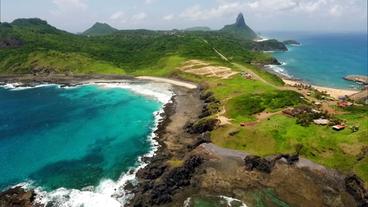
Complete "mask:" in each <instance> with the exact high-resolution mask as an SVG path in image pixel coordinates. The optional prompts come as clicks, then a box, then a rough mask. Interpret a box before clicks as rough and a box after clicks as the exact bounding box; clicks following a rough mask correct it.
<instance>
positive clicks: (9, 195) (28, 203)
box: [0, 187, 36, 207]
mask: <svg viewBox="0 0 368 207" xmlns="http://www.w3.org/2000/svg"><path fill="white" fill-rule="evenodd" d="M35 196H36V194H35V192H34V191H32V190H31V191H26V190H24V189H23V188H21V187H15V188H11V189H9V190H7V191H4V192H2V193H0V207H32V206H34V205H33V202H34V200H35Z"/></svg>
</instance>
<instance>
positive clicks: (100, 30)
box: [83, 22, 118, 36]
mask: <svg viewBox="0 0 368 207" xmlns="http://www.w3.org/2000/svg"><path fill="white" fill-rule="evenodd" d="M116 31H118V30H117V29H115V28H113V27H111V26H110V25H108V24H106V23H101V22H96V23H95V24H94V25H93V26H92V27H91V28H89V29H88V30H86V31H85V32H83V34H84V35H89V36H101V35H109V34H112V33H114V32H116Z"/></svg>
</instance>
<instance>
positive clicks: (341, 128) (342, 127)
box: [332, 124, 346, 131]
mask: <svg viewBox="0 0 368 207" xmlns="http://www.w3.org/2000/svg"><path fill="white" fill-rule="evenodd" d="M345 128H346V126H345V125H340V124H339V125H335V126H333V127H332V129H334V130H336V131H341V130H344V129H345Z"/></svg>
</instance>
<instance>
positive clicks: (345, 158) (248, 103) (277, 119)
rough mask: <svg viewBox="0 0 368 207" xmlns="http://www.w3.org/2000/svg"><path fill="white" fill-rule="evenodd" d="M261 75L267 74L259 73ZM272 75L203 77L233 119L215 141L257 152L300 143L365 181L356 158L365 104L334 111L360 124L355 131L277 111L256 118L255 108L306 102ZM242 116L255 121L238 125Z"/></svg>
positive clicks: (367, 140)
mask: <svg viewBox="0 0 368 207" xmlns="http://www.w3.org/2000/svg"><path fill="white" fill-rule="evenodd" d="M236 67H237V68H238V69H239V68H243V67H245V66H241V67H239V65H238V66H236ZM246 68H249V67H246ZM259 75H260V76H261V75H262V73H259ZM264 76H266V77H267V76H268V75H262V76H261V77H264ZM271 77H272V76H271ZM271 80H272V81H271V84H270V82H268V81H266V83H265V82H263V81H257V80H245V79H243V78H241V77H240V75H238V76H234V77H233V78H231V79H228V80H215V79H211V80H207V81H206V82H207V84H208V85H209V87H210V89H209V90H210V91H212V92H214V94H215V96H216V97H217V98H218V99H219V100H222V104H223V105H224V106H225V108H226V110H227V111H226V116H227V117H228V118H231V119H232V124H231V125H226V126H222V127H220V128H218V129H217V130H215V131H214V132H213V133H212V139H213V142H214V143H215V144H217V145H219V146H222V147H226V148H231V149H236V150H241V151H245V152H249V153H253V154H257V155H261V156H267V155H272V154H276V153H294V152H295V150H296V147H297V146H301V145H302V146H303V148H302V151H301V155H302V156H303V157H306V158H308V159H311V160H313V161H315V162H317V163H320V164H323V165H325V166H328V167H331V168H335V169H339V170H341V171H343V172H355V173H357V174H358V175H359V176H360V177H362V178H363V179H364V180H365V181H366V182H368V158H364V159H362V160H359V161H358V159H357V157H358V156H359V154H360V153H361V151H362V149H363V147H364V146H368V117H367V116H366V114H367V112H368V108H367V107H364V106H361V107H355V108H353V109H347V110H345V111H342V114H340V115H338V116H337V118H340V119H342V120H344V121H345V122H346V123H347V125H348V126H359V128H360V129H359V131H358V132H352V130H351V129H349V128H347V129H345V130H344V131H340V132H336V131H334V130H332V129H331V127H328V126H317V125H313V124H312V125H310V126H309V127H303V126H300V125H298V124H297V123H296V119H295V118H292V117H288V116H285V115H282V114H281V113H278V114H275V115H270V117H269V118H267V119H265V120H257V118H256V117H255V116H254V115H255V114H257V113H259V112H262V111H265V112H270V114H271V113H273V112H277V111H281V109H283V108H286V107H288V106H294V105H298V104H304V100H303V99H300V96H301V95H300V94H298V93H296V92H294V91H280V90H279V88H280V86H279V85H280V84H276V85H274V84H273V83H277V82H278V81H277V80H276V79H274V80H273V78H272V79H271ZM244 121H245V122H252V123H254V124H251V125H250V126H246V127H241V126H240V124H239V123H240V122H244Z"/></svg>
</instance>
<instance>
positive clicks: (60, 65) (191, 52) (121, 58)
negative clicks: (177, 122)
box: [0, 19, 277, 74]
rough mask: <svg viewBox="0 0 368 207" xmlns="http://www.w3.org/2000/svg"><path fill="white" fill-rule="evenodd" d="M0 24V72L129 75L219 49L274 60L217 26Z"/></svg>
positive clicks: (215, 54)
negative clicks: (83, 31)
mask: <svg viewBox="0 0 368 207" xmlns="http://www.w3.org/2000/svg"><path fill="white" fill-rule="evenodd" d="M2 27H6V29H5V30H1V32H0V35H1V36H0V42H2V44H0V45H6V46H3V47H2V48H3V49H1V50H0V73H3V74H4V73H7V74H11V73H40V72H41V73H43V72H45V73H68V74H70V73H74V74H75V73H77V74H79V73H104V74H106V73H111V71H113V73H114V74H116V73H118V74H120V73H130V74H132V73H139V72H137V71H140V70H145V71H146V70H151V71H156V70H159V69H162V68H164V67H166V66H167V64H170V65H172V62H170V61H168V60H172V59H173V58H174V59H176V60H179V59H180V60H182V61H184V60H186V59H201V60H209V61H213V62H219V63H223V62H224V59H223V57H221V55H219V54H222V55H224V56H225V57H227V58H228V59H229V60H231V61H234V62H239V63H255V64H269V63H274V62H275V60H274V58H272V57H271V55H269V54H264V53H262V52H261V51H262V50H263V49H264V43H258V42H254V41H251V40H246V39H236V38H234V37H233V36H232V35H231V34H228V33H224V32H221V31H149V30H125V31H116V32H115V33H113V34H110V35H104V36H90V37H86V36H83V35H75V34H71V33H67V32H65V31H62V30H59V29H57V28H55V27H53V26H51V25H49V24H48V23H47V22H46V21H43V20H40V19H20V20H15V21H14V22H12V23H11V24H2ZM10 40H11V41H10ZM9 42H10V44H9ZM9 45H10V46H9ZM270 46H271V47H272V45H270ZM275 50H277V49H275ZM182 61H178V62H177V63H176V64H174V66H175V65H176V66H177V65H180V63H181V62H182ZM83 62H88V63H90V65H89V68H92V69H90V70H84V69H83V70H82V69H80V65H79V64H78V63H83ZM71 63H73V64H71ZM225 64H226V61H225ZM174 66H171V67H174ZM106 68H113V70H111V69H109V70H106Z"/></svg>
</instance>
